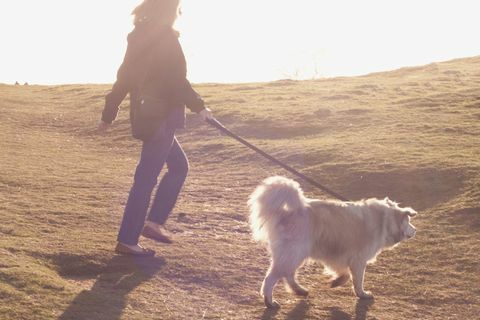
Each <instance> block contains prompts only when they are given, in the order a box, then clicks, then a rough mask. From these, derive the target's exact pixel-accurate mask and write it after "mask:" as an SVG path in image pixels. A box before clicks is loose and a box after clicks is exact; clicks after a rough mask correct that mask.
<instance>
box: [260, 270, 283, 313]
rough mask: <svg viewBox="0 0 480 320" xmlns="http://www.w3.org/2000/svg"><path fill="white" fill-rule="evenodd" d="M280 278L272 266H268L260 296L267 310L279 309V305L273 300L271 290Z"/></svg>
mask: <svg viewBox="0 0 480 320" xmlns="http://www.w3.org/2000/svg"><path fill="white" fill-rule="evenodd" d="M281 278H282V276H281V275H280V274H279V273H278V272H277V271H276V270H275V268H274V266H273V264H272V265H271V266H270V269H269V270H268V272H267V275H266V277H265V279H264V280H263V284H262V289H261V292H262V295H263V298H264V301H265V305H266V306H267V308H279V307H280V304H279V303H278V302H277V301H274V300H273V288H274V287H275V285H276V284H277V282H278V280H280V279H281Z"/></svg>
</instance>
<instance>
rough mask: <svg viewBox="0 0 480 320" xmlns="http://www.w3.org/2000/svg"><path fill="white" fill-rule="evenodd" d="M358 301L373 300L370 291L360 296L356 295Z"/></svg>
mask: <svg viewBox="0 0 480 320" xmlns="http://www.w3.org/2000/svg"><path fill="white" fill-rule="evenodd" d="M357 297H358V298H359V299H373V294H372V293H371V292H370V291H364V292H362V293H360V294H357Z"/></svg>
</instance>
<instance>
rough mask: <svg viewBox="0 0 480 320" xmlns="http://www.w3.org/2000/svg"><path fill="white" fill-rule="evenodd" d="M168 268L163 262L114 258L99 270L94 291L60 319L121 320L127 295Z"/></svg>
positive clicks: (84, 294) (83, 294)
mask: <svg viewBox="0 0 480 320" xmlns="http://www.w3.org/2000/svg"><path fill="white" fill-rule="evenodd" d="M78 259H81V257H78ZM81 263H82V262H81V261H79V264H81ZM164 265H165V260H164V259H163V258H157V257H150V258H146V257H141V258H140V257H128V256H114V257H113V258H111V259H110V260H109V261H108V262H107V263H106V265H104V266H99V267H98V270H97V271H98V277H97V278H96V281H95V283H94V284H93V286H92V287H91V289H90V290H83V291H82V292H80V293H79V294H78V295H77V296H76V297H75V299H74V300H73V301H72V302H71V303H70V305H69V306H68V308H67V309H66V310H65V311H64V312H63V314H62V315H61V316H60V317H59V318H58V319H59V320H73V319H112V320H115V319H120V318H121V316H122V313H123V311H124V309H125V307H126V298H127V295H128V294H129V293H130V292H131V291H132V290H134V289H135V288H136V287H138V286H139V285H140V284H142V283H143V282H145V281H148V280H149V279H151V278H152V277H153V276H154V275H155V274H156V273H157V272H158V271H159V270H160V269H161V268H162V267H163V266H164Z"/></svg>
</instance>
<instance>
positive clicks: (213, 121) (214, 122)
mask: <svg viewBox="0 0 480 320" xmlns="http://www.w3.org/2000/svg"><path fill="white" fill-rule="evenodd" d="M206 121H207V122H208V123H209V124H210V125H212V126H214V127H215V128H217V129H218V130H220V131H222V132H223V133H225V134H226V135H228V136H230V137H232V138H234V139H235V140H237V141H239V142H240V143H241V144H243V145H245V146H247V147H249V148H250V149H252V150H253V151H255V152H257V153H259V154H261V155H262V156H264V157H265V158H267V159H268V160H270V161H272V162H273V163H276V164H278V165H279V166H280V167H282V168H283V169H285V170H287V171H288V172H290V173H293V174H294V175H296V176H297V177H300V178H302V179H303V180H305V181H307V182H309V183H310V184H312V185H314V186H315V187H317V188H319V189H320V190H322V191H324V192H326V193H328V194H329V195H331V196H334V197H335V198H337V199H339V200H342V201H348V200H347V199H346V198H345V197H343V196H341V195H340V194H338V193H336V192H335V191H333V190H330V189H329V188H327V187H325V186H323V185H321V184H320V183H318V182H316V181H315V180H313V179H311V178H309V177H307V176H306V175H304V174H303V173H300V172H298V171H297V170H295V169H293V168H292V167H290V166H288V165H286V164H284V163H283V162H281V161H280V160H277V159H275V158H274V157H272V156H271V155H269V154H267V153H265V152H263V151H262V150H260V149H258V148H257V147H255V146H254V145H253V144H251V143H249V142H248V141H246V140H245V139H243V138H241V137H239V136H237V135H236V134H234V133H233V132H231V131H230V130H228V129H227V128H225V126H223V125H222V124H221V123H220V122H219V121H218V120H217V119H207V120H206Z"/></svg>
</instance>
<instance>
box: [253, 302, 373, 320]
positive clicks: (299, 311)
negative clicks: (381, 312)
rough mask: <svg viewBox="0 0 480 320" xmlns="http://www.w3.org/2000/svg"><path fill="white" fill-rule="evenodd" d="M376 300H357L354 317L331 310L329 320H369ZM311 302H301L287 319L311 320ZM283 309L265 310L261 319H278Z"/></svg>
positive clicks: (289, 313)
mask: <svg viewBox="0 0 480 320" xmlns="http://www.w3.org/2000/svg"><path fill="white" fill-rule="evenodd" d="M373 303H374V300H357V303H356V304H355V313H354V315H353V316H351V315H350V314H348V313H346V312H344V311H342V310H340V309H339V308H337V307H334V308H329V310H330V317H329V318H327V319H329V320H365V319H367V315H368V310H369V309H370V307H371V306H372V305H373ZM310 307H311V305H310V302H308V300H302V301H300V302H299V303H298V304H297V305H296V306H295V308H293V309H292V310H290V312H288V313H287V314H286V315H285V319H287V320H301V319H311V318H312V317H311V315H309V314H308V311H309V310H310ZM280 310H281V309H267V308H266V309H265V310H264V311H263V315H262V317H261V318H260V319H262V320H273V319H276V317H277V315H278V312H279V311H280Z"/></svg>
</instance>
